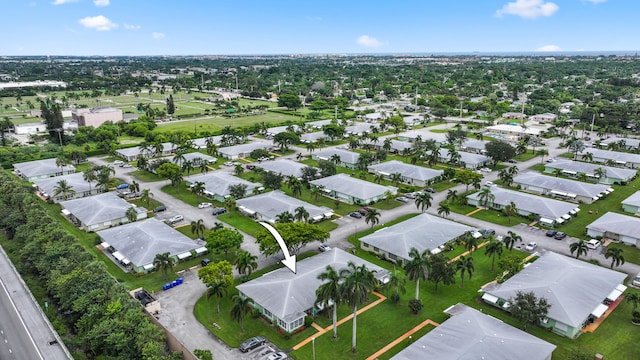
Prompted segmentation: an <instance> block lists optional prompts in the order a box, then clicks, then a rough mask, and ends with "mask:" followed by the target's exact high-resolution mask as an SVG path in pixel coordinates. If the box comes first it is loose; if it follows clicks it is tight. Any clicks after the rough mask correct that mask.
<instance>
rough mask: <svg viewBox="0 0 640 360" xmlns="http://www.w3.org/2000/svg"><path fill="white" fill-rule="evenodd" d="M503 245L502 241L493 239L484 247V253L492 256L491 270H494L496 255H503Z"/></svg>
mask: <svg viewBox="0 0 640 360" xmlns="http://www.w3.org/2000/svg"><path fill="white" fill-rule="evenodd" d="M502 250H503V245H502V242H500V241H498V240H495V239H494V240H491V241H490V242H489V244H487V246H485V248H484V254H485V255H487V256H491V271H493V266H494V264H495V261H496V255H498V257H500V256H502Z"/></svg>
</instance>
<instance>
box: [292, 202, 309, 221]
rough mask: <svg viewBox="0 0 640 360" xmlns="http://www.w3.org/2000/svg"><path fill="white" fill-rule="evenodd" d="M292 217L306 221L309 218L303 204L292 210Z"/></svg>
mask: <svg viewBox="0 0 640 360" xmlns="http://www.w3.org/2000/svg"><path fill="white" fill-rule="evenodd" d="M293 218H294V219H296V221H303V220H304V221H305V222H307V221H308V220H309V212H308V211H307V209H305V208H304V206H298V207H297V208H296V209H295V211H294V215H293Z"/></svg>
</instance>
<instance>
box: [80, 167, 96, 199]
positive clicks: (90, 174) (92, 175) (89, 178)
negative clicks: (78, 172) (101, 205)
mask: <svg viewBox="0 0 640 360" xmlns="http://www.w3.org/2000/svg"><path fill="white" fill-rule="evenodd" d="M82 178H83V179H84V181H86V182H87V183H88V184H89V193H91V183H93V182H94V181H96V180H98V175H97V174H96V169H95V168H94V167H92V168H90V169H87V170H85V171H84V172H83V173H82Z"/></svg>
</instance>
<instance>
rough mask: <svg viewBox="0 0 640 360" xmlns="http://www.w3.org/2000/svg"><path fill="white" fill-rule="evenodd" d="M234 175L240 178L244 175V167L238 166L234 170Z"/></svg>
mask: <svg viewBox="0 0 640 360" xmlns="http://www.w3.org/2000/svg"><path fill="white" fill-rule="evenodd" d="M233 173H234V174H235V175H236V176H240V175H242V173H244V168H243V167H242V165H240V164H238V165H236V166H235V167H234V168H233Z"/></svg>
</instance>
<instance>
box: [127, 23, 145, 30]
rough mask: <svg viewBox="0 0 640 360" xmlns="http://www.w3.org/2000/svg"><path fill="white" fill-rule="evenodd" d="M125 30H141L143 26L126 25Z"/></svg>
mask: <svg viewBox="0 0 640 360" xmlns="http://www.w3.org/2000/svg"><path fill="white" fill-rule="evenodd" d="M124 28H125V29H127V30H140V28H142V26H140V25H131V24H124Z"/></svg>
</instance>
